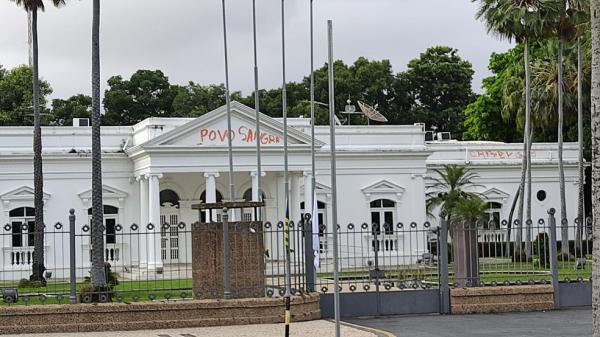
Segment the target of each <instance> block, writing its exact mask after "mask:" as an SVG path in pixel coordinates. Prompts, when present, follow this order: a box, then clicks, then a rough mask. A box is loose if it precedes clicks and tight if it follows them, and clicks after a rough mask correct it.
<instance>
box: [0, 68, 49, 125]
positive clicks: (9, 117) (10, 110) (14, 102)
mask: <svg viewBox="0 0 600 337" xmlns="http://www.w3.org/2000/svg"><path fill="white" fill-rule="evenodd" d="M32 82H33V69H32V68H31V67H28V66H18V67H16V68H13V69H11V70H10V71H4V72H3V71H0V125H14V126H29V125H31V122H32V117H33V116H31V102H32V101H33V86H32V85H31V83H32ZM39 89H40V91H39V94H40V95H39V97H38V100H39V108H40V113H42V115H43V114H44V113H47V109H46V96H48V95H49V94H51V93H52V88H51V87H50V84H49V83H48V82H46V81H44V80H40V81H39ZM44 122H45V121H44V120H42V121H41V123H42V124H44Z"/></svg>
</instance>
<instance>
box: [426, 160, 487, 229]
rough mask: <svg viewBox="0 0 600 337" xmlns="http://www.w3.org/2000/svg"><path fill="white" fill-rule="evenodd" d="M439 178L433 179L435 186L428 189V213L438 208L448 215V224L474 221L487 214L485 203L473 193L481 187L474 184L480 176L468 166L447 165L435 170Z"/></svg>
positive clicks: (430, 213)
mask: <svg viewBox="0 0 600 337" xmlns="http://www.w3.org/2000/svg"><path fill="white" fill-rule="evenodd" d="M434 172H435V173H436V175H437V177H431V178H430V179H431V180H432V182H433V184H432V185H431V186H430V187H428V188H427V192H426V198H427V213H428V214H429V215H430V216H435V215H434V214H432V212H433V211H434V210H435V209H437V208H438V207H439V208H440V209H441V211H443V212H444V213H445V214H446V219H447V220H448V222H450V223H452V221H454V220H457V221H462V220H468V221H474V220H478V219H480V218H481V216H482V215H483V213H485V207H484V206H485V203H483V201H482V200H481V199H480V197H479V196H478V195H477V194H476V193H474V192H472V190H473V189H474V188H476V187H478V186H479V185H477V184H475V183H474V182H473V180H474V179H477V178H478V175H477V174H476V173H475V172H473V171H472V170H471V169H470V168H468V167H466V166H459V165H445V166H444V168H443V169H435V170H434Z"/></svg>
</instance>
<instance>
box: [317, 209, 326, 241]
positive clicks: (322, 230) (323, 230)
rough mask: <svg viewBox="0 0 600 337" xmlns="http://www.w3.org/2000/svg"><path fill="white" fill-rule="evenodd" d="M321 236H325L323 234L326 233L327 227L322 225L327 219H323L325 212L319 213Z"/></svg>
mask: <svg viewBox="0 0 600 337" xmlns="http://www.w3.org/2000/svg"><path fill="white" fill-rule="evenodd" d="M318 224H319V236H323V234H325V228H324V227H323V226H322V225H323V224H325V221H323V213H319V222H318Z"/></svg>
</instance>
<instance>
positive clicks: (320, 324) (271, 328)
mask: <svg viewBox="0 0 600 337" xmlns="http://www.w3.org/2000/svg"><path fill="white" fill-rule="evenodd" d="M283 328H284V326H283V324H263V325H238V326H223V327H211V328H189V329H175V330H142V331H124V332H120V331H109V332H89V333H83V332H78V333H68V334H64V333H58V334H33V335H5V336H7V337H11V336H13V337H27V336H29V337H63V336H67V337H69V336H70V337H75V336H77V337H108V336H110V337H203V336H219V337H258V336H260V337H270V336H274V337H275V336H277V337H280V336H282V335H283ZM334 332H335V325H334V324H333V323H331V322H328V321H311V322H300V323H292V325H291V327H290V335H291V336H303V337H305V336H318V337H326V336H333V335H334ZM341 333H342V336H344V337H375V336H376V335H375V334H373V333H370V332H366V331H363V330H359V329H355V328H351V327H348V326H343V325H342V330H341Z"/></svg>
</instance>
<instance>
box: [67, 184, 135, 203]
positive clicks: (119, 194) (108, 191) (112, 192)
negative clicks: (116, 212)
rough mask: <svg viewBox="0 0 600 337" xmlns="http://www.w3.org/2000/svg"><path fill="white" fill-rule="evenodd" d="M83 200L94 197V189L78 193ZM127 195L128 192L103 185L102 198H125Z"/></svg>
mask: <svg viewBox="0 0 600 337" xmlns="http://www.w3.org/2000/svg"><path fill="white" fill-rule="evenodd" d="M78 195H79V198H80V199H82V200H91V199H92V190H91V189H88V190H85V191H83V192H81V193H79V194H78ZM126 197H127V192H124V191H121V190H119V189H116V188H114V187H111V186H108V185H102V199H124V198H126Z"/></svg>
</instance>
